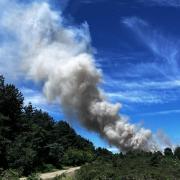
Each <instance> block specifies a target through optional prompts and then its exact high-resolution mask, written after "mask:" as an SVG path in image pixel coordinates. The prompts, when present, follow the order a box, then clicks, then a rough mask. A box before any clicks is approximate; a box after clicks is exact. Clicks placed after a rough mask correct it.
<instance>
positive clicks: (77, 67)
mask: <svg viewBox="0 0 180 180" xmlns="http://www.w3.org/2000/svg"><path fill="white" fill-rule="evenodd" d="M0 1H2V0H0ZM2 2H5V1H2ZM2 2H1V3H2ZM4 4H5V3H4ZM4 7H5V6H4ZM7 13H8V15H7ZM1 27H2V28H3V29H4V30H5V31H7V32H9V33H11V35H13V37H14V39H15V40H16V42H17V44H18V46H17V47H16V49H15V51H17V52H19V53H18V58H19V59H20V61H19V62H17V61H14V62H16V63H18V66H20V68H19V69H20V70H21V72H23V73H25V74H26V76H27V77H28V78H30V79H32V80H34V81H36V82H40V83H42V84H43V91H44V94H45V96H46V97H47V98H48V99H49V100H50V101H56V100H58V101H59V103H60V105H61V106H62V108H63V110H64V112H65V113H66V114H67V115H69V116H74V117H76V118H77V119H78V120H79V121H80V123H81V124H82V125H83V126H85V127H86V128H88V129H89V130H92V131H95V132H97V133H99V134H100V136H101V137H103V138H105V139H106V140H107V141H108V142H109V143H110V144H111V145H115V146H117V147H118V148H119V149H121V150H122V151H127V150H133V149H141V150H146V151H153V150H155V148H156V145H155V143H154V142H153V137H152V133H151V131H150V130H147V129H144V128H141V127H138V126H136V125H134V124H130V123H129V122H128V120H126V118H124V117H123V116H120V115H119V110H120V107H121V105H120V104H111V103H109V102H107V101H106V98H105V95H104V93H103V92H102V91H101V90H100V89H99V88H98V85H99V83H101V78H102V73H101V71H100V70H99V69H97V68H96V65H95V59H94V57H93V53H92V51H93V50H92V48H91V39H90V34H89V29H88V25H87V24H86V23H84V24H83V25H81V26H80V27H74V26H68V25H65V22H64V19H63V18H62V15H61V14H59V13H58V12H56V11H54V10H52V9H51V8H50V6H49V4H48V3H46V2H41V3H32V4H29V5H20V4H17V3H14V5H13V6H12V8H10V7H9V6H8V8H7V9H6V13H2V14H1ZM13 48H15V46H14V47H13ZM11 60H12V59H11Z"/></svg>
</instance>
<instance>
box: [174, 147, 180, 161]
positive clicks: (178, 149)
mask: <svg viewBox="0 0 180 180" xmlns="http://www.w3.org/2000/svg"><path fill="white" fill-rule="evenodd" d="M174 156H175V157H177V158H178V159H179V160H180V147H176V149H175V151H174Z"/></svg>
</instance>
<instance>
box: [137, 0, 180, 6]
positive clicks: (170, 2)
mask: <svg viewBox="0 0 180 180" xmlns="http://www.w3.org/2000/svg"><path fill="white" fill-rule="evenodd" d="M139 2H141V3H144V4H146V5H151V6H153V5H154V6H164V7H180V0H139Z"/></svg>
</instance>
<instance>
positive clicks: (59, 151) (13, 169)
mask: <svg viewBox="0 0 180 180" xmlns="http://www.w3.org/2000/svg"><path fill="white" fill-rule="evenodd" d="M64 166H81V169H80V170H78V171H77V172H76V173H75V175H74V176H73V177H70V179H73V180H107V179H108V180H119V179H122V180H132V179H135V180H141V179H142V180H146V179H148V180H150V179H154V180H165V179H169V180H176V179H180V147H177V148H176V149H175V151H174V152H173V151H172V150H171V149H170V148H166V149H165V150H164V153H161V152H154V153H151V152H143V151H138V150H136V151H129V152H127V153H126V154H122V153H119V154H112V153H111V152H110V151H108V150H107V149H102V148H97V149H95V147H94V146H93V144H92V143H91V142H90V141H88V140H86V139H84V138H83V137H81V136H79V135H77V134H76V132H75V131H74V130H73V129H72V128H71V127H70V125H69V124H68V123H67V122H64V121H55V120H54V119H53V118H52V117H50V116H49V115H48V113H46V112H43V111H42V110H38V109H36V108H35V107H33V105H32V104H29V105H27V106H25V105H24V97H23V95H22V93H21V92H20V91H19V90H18V89H17V88H16V87H15V86H14V85H11V84H6V83H5V82H4V78H3V77H2V76H0V179H3V180H6V179H12V180H14V179H18V177H22V176H29V175H30V174H34V173H35V174H36V173H43V172H50V171H54V170H57V169H62V168H63V167H64ZM60 172H61V171H60ZM62 172H63V171H62ZM31 177H32V178H29V179H34V180H36V179H37V178H35V176H34V175H32V176H31ZM55 179H56V180H57V179H59V180H60V179H66V177H65V176H64V175H61V176H60V177H57V178H55Z"/></svg>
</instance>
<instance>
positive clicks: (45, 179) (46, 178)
mask: <svg viewBox="0 0 180 180" xmlns="http://www.w3.org/2000/svg"><path fill="white" fill-rule="evenodd" d="M78 169H80V167H72V168H69V169H66V170H59V171H55V172H50V173H43V174H40V178H41V179H43V180H50V179H52V178H55V177H56V176H60V175H62V174H63V173H65V174H71V173H74V172H75V171H76V170H78ZM26 179H27V178H20V180H26Z"/></svg>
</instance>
